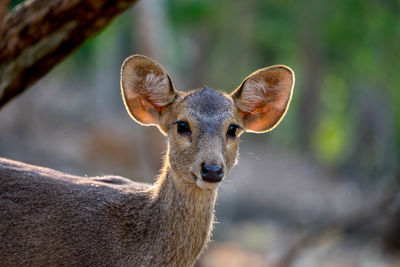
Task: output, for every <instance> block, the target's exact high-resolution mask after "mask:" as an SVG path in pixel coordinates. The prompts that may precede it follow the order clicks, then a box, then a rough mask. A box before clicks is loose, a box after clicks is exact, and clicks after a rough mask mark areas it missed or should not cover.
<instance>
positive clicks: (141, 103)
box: [121, 55, 176, 125]
mask: <svg viewBox="0 0 400 267" xmlns="http://www.w3.org/2000/svg"><path fill="white" fill-rule="evenodd" d="M121 90H122V98H123V100H124V103H125V106H126V109H127V110H128V113H129V114H130V115H131V117H132V118H133V119H134V120H136V121H137V122H139V123H141V124H145V125H158V124H159V122H160V117H161V115H162V111H163V108H164V107H165V106H167V105H168V104H170V103H172V102H173V101H174V99H175V96H176V92H175V90H174V87H173V85H172V82H171V78H170V77H169V75H168V73H167V71H166V70H165V69H164V67H163V66H161V65H160V64H159V63H157V62H155V61H154V60H152V59H150V58H148V57H146V56H142V55H132V56H130V57H128V58H127V59H126V60H125V61H124V63H123V64H122V68H121Z"/></svg>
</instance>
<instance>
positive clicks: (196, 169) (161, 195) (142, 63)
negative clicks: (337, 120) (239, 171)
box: [0, 55, 295, 266]
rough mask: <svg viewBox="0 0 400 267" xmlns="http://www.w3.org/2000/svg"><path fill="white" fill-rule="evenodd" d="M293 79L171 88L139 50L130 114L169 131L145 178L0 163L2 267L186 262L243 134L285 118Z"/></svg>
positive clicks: (127, 69)
mask: <svg viewBox="0 0 400 267" xmlns="http://www.w3.org/2000/svg"><path fill="white" fill-rule="evenodd" d="M294 82H295V77H294V73H293V71H292V70H291V69H290V68H289V67H287V66H284V65H275V66H271V67H267V68H262V69H259V70H257V71H255V72H253V73H252V74H250V75H249V76H248V77H247V78H245V79H244V80H243V82H242V83H241V84H240V85H239V86H238V87H237V88H236V89H235V90H234V91H233V92H232V93H231V94H227V93H224V92H222V91H217V90H214V89H211V88H208V87H203V88H200V89H195V90H191V91H178V90H176V89H175V88H174V86H173V83H172V80H171V78H170V76H169V74H168V73H167V71H166V70H165V69H164V67H163V66H162V65H160V64H159V63H157V62H156V61H154V60H152V59H150V58H148V57H146V56H144V55H132V56H130V57H128V58H127V59H126V60H125V61H124V62H123V64H122V68H121V92H122V98H123V102H124V104H125V107H126V109H127V111H128V113H129V115H130V116H131V117H132V118H133V120H135V121H136V122H138V123H140V124H142V125H152V126H156V127H158V128H159V130H160V131H161V133H162V134H163V135H166V136H167V143H168V146H167V151H166V156H165V159H164V163H163V167H162V169H161V171H160V174H159V175H158V176H157V178H156V179H155V182H154V183H153V184H146V183H138V182H134V181H132V180H130V179H127V178H123V177H119V176H104V177H78V176H73V175H69V174H65V173H62V172H59V171H55V170H52V169H49V168H44V167H39V166H33V165H28V164H25V163H21V162H17V161H13V160H9V159H5V158H1V159H0V263H1V265H3V266H193V265H194V263H195V262H196V260H197V259H198V258H199V256H200V255H201V253H202V251H204V250H205V248H206V247H207V244H208V243H209V241H210V237H211V233H212V229H213V223H214V206H215V202H216V199H217V193H218V188H219V185H220V184H221V182H222V181H224V179H225V178H226V176H227V174H228V173H229V171H230V170H231V169H232V167H233V166H234V165H235V164H236V163H237V158H238V145H239V137H240V135H241V134H242V133H243V132H253V133H264V132H267V131H270V130H272V129H273V128H274V127H276V126H277V125H278V124H279V122H280V121H281V120H282V118H283V117H284V115H285V113H286V111H287V109H288V106H289V103H290V101H291V98H292V92H293V86H294Z"/></svg>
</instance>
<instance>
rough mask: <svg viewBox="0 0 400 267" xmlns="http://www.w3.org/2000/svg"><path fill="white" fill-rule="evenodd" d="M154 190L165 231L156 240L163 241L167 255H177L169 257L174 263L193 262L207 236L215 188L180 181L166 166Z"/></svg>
mask: <svg viewBox="0 0 400 267" xmlns="http://www.w3.org/2000/svg"><path fill="white" fill-rule="evenodd" d="M153 193H154V195H153V201H154V202H153V203H154V206H153V207H155V209H156V210H155V212H156V214H157V215H158V216H156V217H159V218H158V220H159V222H161V225H160V228H161V229H160V230H161V231H160V232H162V233H166V235H165V236H160V239H161V240H159V241H160V243H162V244H165V247H164V248H163V251H164V252H165V253H168V254H169V255H170V256H171V255H174V254H176V257H172V258H174V261H175V262H174V264H178V265H180V264H182V265H185V264H186V265H187V263H190V262H191V261H192V262H193V261H194V260H195V259H196V258H197V257H198V255H199V254H200V252H201V251H202V249H203V248H204V247H205V245H206V244H207V243H208V241H209V239H210V235H211V231H212V224H213V221H214V205H215V201H216V197H217V192H216V190H212V191H210V190H202V189H200V188H198V187H197V186H196V184H194V183H185V182H182V181H180V180H178V179H176V177H173V172H172V171H171V170H170V169H169V168H165V169H164V171H163V173H162V174H161V175H160V177H159V179H158V181H157V182H156V184H155V187H154V191H153ZM171 228H172V229H171ZM182 261H185V262H182Z"/></svg>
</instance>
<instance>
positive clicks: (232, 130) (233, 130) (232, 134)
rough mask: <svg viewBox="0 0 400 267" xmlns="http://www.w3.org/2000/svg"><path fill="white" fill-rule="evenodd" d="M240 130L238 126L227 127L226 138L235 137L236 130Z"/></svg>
mask: <svg viewBox="0 0 400 267" xmlns="http://www.w3.org/2000/svg"><path fill="white" fill-rule="evenodd" d="M237 128H240V127H239V126H238V125H235V124H232V125H230V126H229V127H228V131H227V132H226V136H228V137H236V129H237Z"/></svg>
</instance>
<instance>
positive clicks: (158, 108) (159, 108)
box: [154, 105, 163, 113]
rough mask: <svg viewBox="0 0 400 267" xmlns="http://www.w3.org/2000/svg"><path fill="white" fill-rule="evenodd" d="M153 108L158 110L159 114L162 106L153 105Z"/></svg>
mask: <svg viewBox="0 0 400 267" xmlns="http://www.w3.org/2000/svg"><path fill="white" fill-rule="evenodd" d="M154 107H155V108H156V109H157V110H158V112H159V113H161V112H162V109H163V107H162V106H158V105H154Z"/></svg>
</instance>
